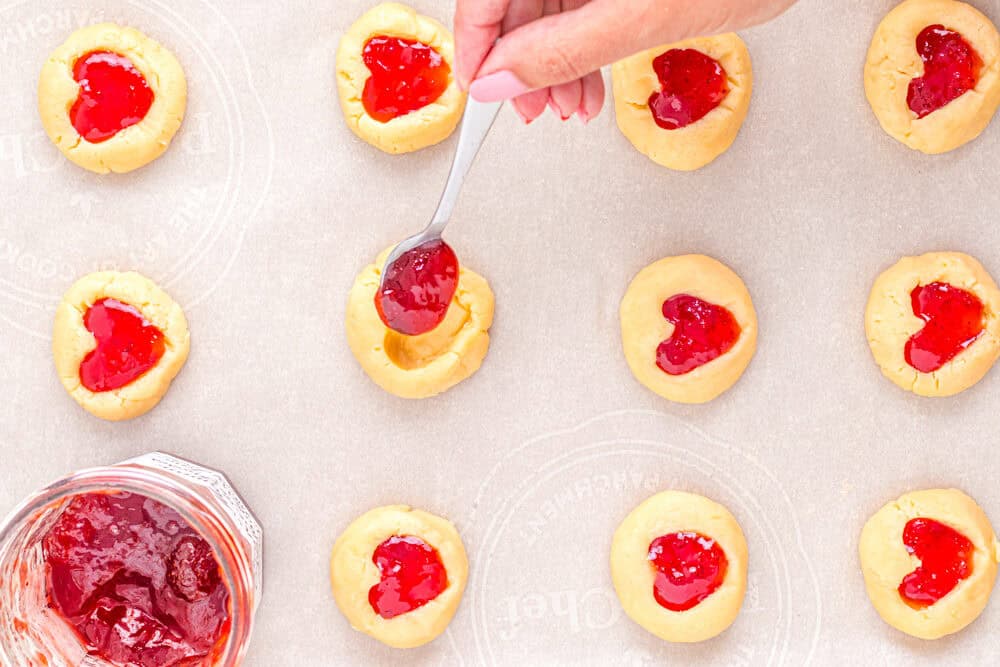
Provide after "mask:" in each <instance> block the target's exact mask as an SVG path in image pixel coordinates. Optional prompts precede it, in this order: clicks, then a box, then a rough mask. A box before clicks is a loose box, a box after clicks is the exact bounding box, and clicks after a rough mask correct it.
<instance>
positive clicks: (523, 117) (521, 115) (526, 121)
mask: <svg viewBox="0 0 1000 667" xmlns="http://www.w3.org/2000/svg"><path fill="white" fill-rule="evenodd" d="M511 106H512V107H514V113H516V114H517V117H518V118H520V119H521V120H522V121H524V124H525V125H531V121H533V120H534V118H528V117H527V116H526V115H524V113H523V112H522V111H521V109H520V108H519V107H518V106H517V105H516V104H512V105H511Z"/></svg>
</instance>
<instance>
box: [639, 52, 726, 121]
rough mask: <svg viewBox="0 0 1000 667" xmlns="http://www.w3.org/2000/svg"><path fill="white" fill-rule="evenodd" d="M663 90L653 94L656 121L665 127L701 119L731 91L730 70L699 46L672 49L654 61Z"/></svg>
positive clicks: (653, 111)
mask: <svg viewBox="0 0 1000 667" xmlns="http://www.w3.org/2000/svg"><path fill="white" fill-rule="evenodd" d="M653 71H654V72H656V76H657V77H658V78H659V80H660V90H659V91H657V92H655V93H653V94H652V95H650V96H649V110H650V112H651V113H652V114H653V120H654V121H656V124H657V125H659V126H660V127H662V128H663V129H664V130H678V129H680V128H682V127H687V126H688V125H690V124H691V123H694V122H697V121H699V120H701V119H702V118H704V117H705V115H706V114H707V113H708V112H709V111H711V110H712V109H714V108H715V107H717V106H719V105H720V104H722V100H724V99H726V95H728V94H729V81H728V80H727V78H726V70H724V69H723V68H722V65H721V64H719V61H717V60H715V59H714V58H710V57H708V56H706V55H705V54H704V53H702V52H701V51H696V50H695V49H670V50H669V51H667V52H666V53H663V54H661V55H659V56H657V57H656V58H655V59H654V60H653Z"/></svg>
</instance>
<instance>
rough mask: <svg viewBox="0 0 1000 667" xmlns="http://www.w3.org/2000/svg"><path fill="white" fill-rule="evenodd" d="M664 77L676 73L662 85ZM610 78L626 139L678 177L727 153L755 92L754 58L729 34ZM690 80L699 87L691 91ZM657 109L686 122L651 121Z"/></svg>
mask: <svg viewBox="0 0 1000 667" xmlns="http://www.w3.org/2000/svg"><path fill="white" fill-rule="evenodd" d="M667 54H670V55H667ZM661 58H663V59H662V60H658V59H661ZM713 61H714V63H713ZM717 66H718V67H721V71H720V70H719V69H717ZM660 72H664V73H669V72H672V74H668V75H667V76H666V78H665V79H661V74H660ZM611 80H612V87H613V89H614V96H615V116H616V117H617V119H618V127H619V129H621V131H622V134H624V135H625V136H626V137H627V138H628V140H629V141H631V142H632V145H633V146H635V147H636V149H637V150H638V151H639V152H640V153H642V154H644V155H646V156H648V157H649V158H650V159H651V160H653V162H656V163H657V164H660V165H663V166H664V167H668V168H670V169H677V170H680V171H691V170H694V169H700V168H701V167H704V166H705V165H707V164H708V163H709V162H711V161H712V160H714V159H715V158H717V157H719V156H720V155H722V154H723V153H725V152H726V151H727V150H728V149H729V147H730V146H731V145H732V144H733V141H735V140H736V135H737V134H738V133H739V131H740V127H741V126H742V125H743V120H744V119H745V118H746V115H747V109H749V108H750V95H751V92H752V89H753V71H752V68H751V65H750V53H749V52H748V51H747V47H746V45H745V44H744V43H743V40H742V39H740V38H739V36H737V35H735V34H732V33H730V34H725V35H718V36H716V37H702V38H698V39H689V40H687V41H684V42H678V43H676V44H668V45H665V46H658V47H656V48H653V49H649V50H646V51H643V52H641V53H637V54H635V55H634V56H630V57H629V58H626V59H624V60H621V61H619V62H617V63H615V64H614V65H613V66H612V67H611ZM693 81H696V82H698V83H699V87H697V88H694V87H692V82H693ZM706 81H707V83H706ZM661 93H662V96H661V97H656V96H657V95H659V94H661ZM689 96H690V97H689ZM720 98H721V101H719V100H720ZM657 100H659V101H660V102H659V104H657V102H656V101H657ZM660 104H662V105H663V106H664V107H665V108H670V109H673V110H675V111H676V109H678V108H680V109H682V116H683V118H680V119H679V122H678V119H677V118H673V117H672V118H671V119H670V122H669V124H674V123H676V124H678V125H682V126H680V127H677V129H665V128H664V127H663V126H661V125H660V124H659V123H658V122H657V121H656V119H655V117H654V108H656V107H658V106H659V105H660ZM709 109H710V110H709ZM706 110H708V111H707V113H704V112H705V111H706ZM689 111H690V112H693V113H689ZM672 115H673V112H671V116H672ZM692 119H694V120H693V122H689V121H691V120H692ZM687 122H689V124H686V125H685V124H684V123H687Z"/></svg>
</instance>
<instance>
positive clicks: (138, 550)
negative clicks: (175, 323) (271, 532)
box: [0, 452, 262, 667]
mask: <svg viewBox="0 0 1000 667" xmlns="http://www.w3.org/2000/svg"><path fill="white" fill-rule="evenodd" d="M261 551H262V531H261V528H260V524H258V522H257V521H256V519H254V517H253V515H252V514H251V513H250V511H249V510H248V509H247V507H246V505H245V504H244V503H243V501H242V500H241V499H240V497H239V495H237V493H236V491H235V490H234V489H233V487H232V486H231V485H230V484H229V482H228V481H227V480H226V478H225V477H224V476H223V475H222V474H221V473H219V472H216V471H214V470H209V469H207V468H203V467H201V466H198V465H195V464H193V463H190V462H188V461H184V460H181V459H178V458H175V457H173V456H169V455H167V454H162V453H158V452H157V453H152V454H147V455H145V456H141V457H139V458H136V459H131V460H129V461H124V462H122V463H119V464H117V465H113V466H108V467H104V468H93V469H89V470H83V471H80V472H77V473H75V474H72V475H70V476H68V477H66V478H64V479H61V480H59V481H57V482H55V483H54V484H51V485H49V486H47V487H45V488H44V489H42V490H41V491H39V492H38V493H36V494H34V495H33V496H31V497H30V498H28V499H27V500H26V501H25V502H23V503H22V504H21V506H20V507H18V508H17V509H16V510H14V512H13V513H12V514H11V515H10V517H8V519H7V520H6V521H5V522H4V524H3V525H2V527H0V665H3V666H4V667H35V666H42V665H46V666H48V665H56V666H65V667H107V666H113V667H132V666H133V665H135V666H137V667H173V666H175V665H176V666H178V667H179V666H181V665H183V666H184V667H193V666H195V665H198V666H210V665H222V666H227V667H228V666H235V665H239V664H240V663H241V662H242V660H243V657H244V655H245V654H246V650H247V647H248V645H249V641H250V634H251V630H252V628H253V619H254V614H255V612H256V609H257V606H258V604H259V602H260V596H261V590H262V588H261Z"/></svg>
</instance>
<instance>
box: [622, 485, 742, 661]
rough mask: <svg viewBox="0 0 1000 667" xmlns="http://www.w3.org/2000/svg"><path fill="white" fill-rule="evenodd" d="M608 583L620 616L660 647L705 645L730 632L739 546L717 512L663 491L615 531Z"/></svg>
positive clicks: (735, 526) (736, 532)
mask: <svg viewBox="0 0 1000 667" xmlns="http://www.w3.org/2000/svg"><path fill="white" fill-rule="evenodd" d="M611 579H612V581H613V582H614V586H615V591H616V592H617V593H618V599H619V600H620V601H621V604H622V608H623V609H624V610H625V613H626V614H628V615H629V617H630V618H631V619H632V620H633V621H635V622H636V623H638V624H639V625H641V626H642V627H643V628H645V629H646V630H648V631H649V632H651V633H653V634H654V635H656V636H657V637H659V638H660V639H663V640H666V641H668V642H700V641H704V640H706V639H711V638H712V637H715V636H716V635H718V634H720V633H721V632H723V631H724V630H725V629H726V628H728V627H729V626H730V625H732V623H733V621H734V620H736V616H737V615H738V614H739V612H740V606H741V605H742V604H743V596H744V594H745V593H746V583H747V543H746V539H744V537H743V531H742V530H740V526H739V523H737V521H736V519H735V518H734V517H733V515H732V514H730V512H729V510H727V509H726V508H725V507H723V506H722V505H720V504H718V503H716V502H713V501H711V500H709V499H708V498H705V497H703V496H699V495H695V494H693V493H684V492H682V491H664V492H662V493H658V494H656V495H655V496H653V497H652V498H649V499H648V500H646V501H645V502H643V503H642V504H641V505H639V506H638V507H636V508H635V509H634V510H632V513H631V514H629V515H628V516H627V517H626V518H625V520H624V521H622V523H621V525H620V526H619V527H618V530H617V531H616V532H615V536H614V540H613V541H612V543H611ZM692 605H693V606H692Z"/></svg>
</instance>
